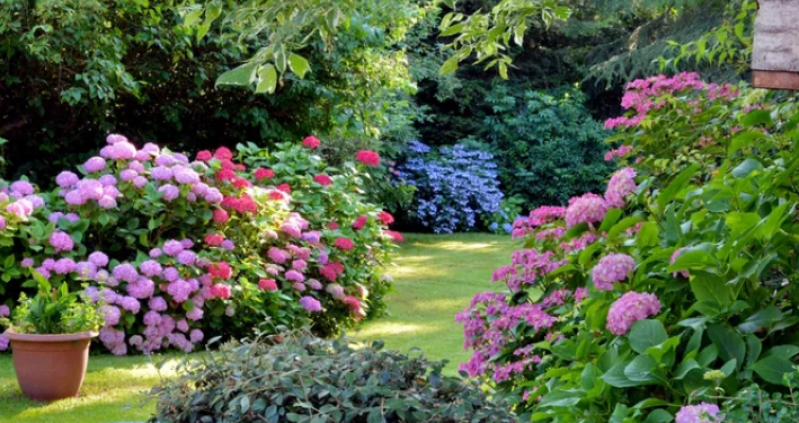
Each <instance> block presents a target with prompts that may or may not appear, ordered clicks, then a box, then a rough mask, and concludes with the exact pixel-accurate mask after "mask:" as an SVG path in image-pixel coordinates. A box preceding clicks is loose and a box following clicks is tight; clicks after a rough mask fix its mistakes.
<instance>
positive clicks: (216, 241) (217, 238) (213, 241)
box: [205, 234, 225, 247]
mask: <svg viewBox="0 0 799 423" xmlns="http://www.w3.org/2000/svg"><path fill="white" fill-rule="evenodd" d="M223 242H225V237H223V236H222V235H220V234H208V235H206V236H205V243H206V244H208V245H210V246H212V247H219V246H221V245H222V243H223Z"/></svg>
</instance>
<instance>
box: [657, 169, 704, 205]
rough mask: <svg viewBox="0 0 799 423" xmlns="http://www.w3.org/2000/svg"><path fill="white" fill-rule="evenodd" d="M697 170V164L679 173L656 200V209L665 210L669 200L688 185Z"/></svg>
mask: <svg viewBox="0 0 799 423" xmlns="http://www.w3.org/2000/svg"><path fill="white" fill-rule="evenodd" d="M697 170H699V165H698V164H693V165H691V166H690V167H689V168H687V169H685V170H683V171H682V172H680V174H679V175H677V177H676V178H674V180H673V181H671V183H670V184H669V185H668V186H667V187H666V189H664V190H663V191H662V192H661V193H660V194H659V195H658V198H657V203H658V208H659V209H660V210H661V212H662V211H664V210H665V209H666V204H668V203H669V202H670V201H671V200H673V199H674V198H675V197H676V196H677V194H679V192H680V191H682V190H683V189H684V188H685V187H686V186H688V183H689V182H690V181H691V178H693V177H694V175H696V171H697Z"/></svg>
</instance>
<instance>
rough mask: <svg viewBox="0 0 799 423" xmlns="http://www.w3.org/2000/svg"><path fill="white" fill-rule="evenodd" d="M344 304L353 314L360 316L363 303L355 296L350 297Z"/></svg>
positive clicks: (345, 299)
mask: <svg viewBox="0 0 799 423" xmlns="http://www.w3.org/2000/svg"><path fill="white" fill-rule="evenodd" d="M344 304H345V305H346V306H347V308H348V309H349V310H350V312H351V313H356V314H359V313H360V312H361V301H360V300H358V299H357V298H355V297H353V296H349V295H348V296H347V298H344Z"/></svg>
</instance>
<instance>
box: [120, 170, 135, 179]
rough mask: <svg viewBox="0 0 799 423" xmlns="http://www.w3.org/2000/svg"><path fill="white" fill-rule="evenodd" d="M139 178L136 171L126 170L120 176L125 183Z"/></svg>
mask: <svg viewBox="0 0 799 423" xmlns="http://www.w3.org/2000/svg"><path fill="white" fill-rule="evenodd" d="M137 176H139V173H138V172H136V171H135V170H133V169H125V170H123V171H122V172H121V173H120V174H119V179H122V180H123V181H132V180H134V179H136V177H137Z"/></svg>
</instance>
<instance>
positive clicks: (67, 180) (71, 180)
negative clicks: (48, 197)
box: [55, 170, 80, 188]
mask: <svg viewBox="0 0 799 423" xmlns="http://www.w3.org/2000/svg"><path fill="white" fill-rule="evenodd" d="M79 180H80V178H78V175H76V174H74V173H72V172H69V171H66V170H65V171H63V172H61V173H59V174H58V176H56V178H55V183H56V184H58V186H60V187H61V188H70V187H72V186H74V185H75V184H77V183H78V181H79Z"/></svg>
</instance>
